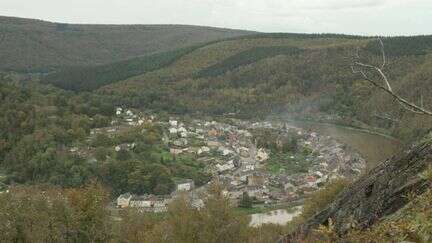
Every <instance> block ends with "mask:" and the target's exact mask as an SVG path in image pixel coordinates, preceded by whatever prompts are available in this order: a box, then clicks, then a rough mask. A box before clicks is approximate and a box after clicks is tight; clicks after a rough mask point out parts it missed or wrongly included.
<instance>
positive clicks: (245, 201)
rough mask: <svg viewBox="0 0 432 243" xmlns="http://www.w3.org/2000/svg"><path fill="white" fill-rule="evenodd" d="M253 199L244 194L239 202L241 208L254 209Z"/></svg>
mask: <svg viewBox="0 0 432 243" xmlns="http://www.w3.org/2000/svg"><path fill="white" fill-rule="evenodd" d="M252 204H253V202H252V198H251V197H250V196H249V194H248V193H247V192H243V195H242V198H241V200H240V202H239V207H241V208H252Z"/></svg>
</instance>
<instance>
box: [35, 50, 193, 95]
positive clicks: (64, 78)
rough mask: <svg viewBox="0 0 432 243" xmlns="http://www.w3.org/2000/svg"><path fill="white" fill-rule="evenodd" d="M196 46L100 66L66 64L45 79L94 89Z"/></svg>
mask: <svg viewBox="0 0 432 243" xmlns="http://www.w3.org/2000/svg"><path fill="white" fill-rule="evenodd" d="M195 48H196V47H195V46H194V47H189V48H183V49H178V50H175V51H169V52H163V53H157V54H153V55H149V56H144V57H139V58H134V59H130V60H126V61H122V62H115V63H111V64H106V65H100V66H84V67H70V68H65V69H63V70H61V71H59V72H55V73H52V74H49V75H47V76H45V77H44V78H43V80H42V82H43V83H48V84H52V85H54V86H56V87H59V88H62V89H66V90H73V91H92V90H96V89H98V88H100V87H102V86H105V85H108V84H111V83H114V82H116V81H120V80H124V79H127V78H129V77H133V76H137V75H141V74H144V73H147V72H151V71H154V70H157V69H160V68H162V67H164V66H167V65H169V64H171V63H173V62H174V61H176V60H177V59H178V58H180V57H181V56H183V55H185V54H187V53H189V52H190V51H192V50H194V49H195Z"/></svg>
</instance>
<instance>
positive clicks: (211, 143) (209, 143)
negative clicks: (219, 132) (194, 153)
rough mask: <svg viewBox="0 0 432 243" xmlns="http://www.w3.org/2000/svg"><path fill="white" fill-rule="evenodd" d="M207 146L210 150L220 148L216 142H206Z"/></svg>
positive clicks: (219, 144)
mask: <svg viewBox="0 0 432 243" xmlns="http://www.w3.org/2000/svg"><path fill="white" fill-rule="evenodd" d="M207 146H208V147H210V148H217V147H219V146H221V143H220V142H218V141H208V142H207Z"/></svg>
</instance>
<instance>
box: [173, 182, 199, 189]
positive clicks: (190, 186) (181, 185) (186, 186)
mask: <svg viewBox="0 0 432 243" xmlns="http://www.w3.org/2000/svg"><path fill="white" fill-rule="evenodd" d="M194 186H195V184H194V181H193V180H186V181H184V182H181V183H178V184H177V189H176V190H177V191H190V190H192V189H194Z"/></svg>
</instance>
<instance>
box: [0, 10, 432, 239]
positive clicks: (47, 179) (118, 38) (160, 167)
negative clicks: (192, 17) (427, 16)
mask: <svg viewBox="0 0 432 243" xmlns="http://www.w3.org/2000/svg"><path fill="white" fill-rule="evenodd" d="M431 50H432V36H431V35H422V36H402V37H382V38H376V37H370V36H355V35H343V34H296V33H258V32H253V31H243V30H235V29H224V28H213V27H201V26H189V25H87V24H65V23H53V22H47V21H41V20H33V19H23V18H13V17H2V16H0V114H1V116H0V218H1V219H2V220H1V221H0V242H134V243H135V242H137V243H138V242H149V243H154V242H166V243H173V242H175V243H177V242H180V243H190V242H193V243H201V242H206V243H207V242H212V243H220V242H224V243H225V242H228V243H235V242H248V243H249V242H250V243H267V242H281V243H285V242H429V241H430V240H431V239H432V238H431V237H430V236H431V235H432V230H431V227H430V222H432V217H431V215H432V214H431V210H430V208H432V205H431V202H432V200H431V198H432V197H431V195H432V190H431V183H432V182H431V181H432V172H431V171H432V170H431V169H430V168H431V166H432V165H431V163H430V162H431V161H432V159H431V157H432V156H431V155H432V138H431V131H432V130H431V129H432V125H431V124H432V116H431V115H430V114H429V113H428V112H426V113H425V112H423V113H422V112H421V111H422V110H424V111H427V110H428V109H429V108H430V107H432V98H431V97H430V95H429V94H430V93H431V92H432V85H431V84H432V82H431V77H432V69H431V67H432V51H431ZM364 63H367V64H364ZM356 68H359V70H357V69H356ZM363 69H364V70H363ZM380 85H383V86H380ZM416 107H417V108H416ZM431 114H432V113H431ZM303 239H304V240H303Z"/></svg>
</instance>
